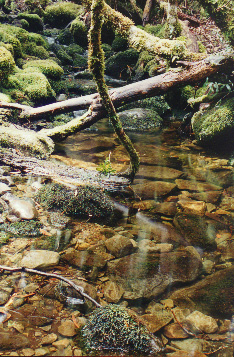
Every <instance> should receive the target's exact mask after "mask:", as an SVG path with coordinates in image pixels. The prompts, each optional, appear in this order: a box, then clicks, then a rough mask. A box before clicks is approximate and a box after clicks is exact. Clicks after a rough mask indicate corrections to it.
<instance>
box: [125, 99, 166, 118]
mask: <svg viewBox="0 0 234 357" xmlns="http://www.w3.org/2000/svg"><path fill="white" fill-rule="evenodd" d="M132 108H147V109H151V110H154V111H155V112H157V113H158V114H159V115H163V114H165V113H166V112H167V111H169V110H170V109H171V108H170V106H169V105H168V103H167V102H166V100H165V98H164V96H157V97H151V98H146V99H140V100H137V101H135V102H133V103H129V104H126V105H124V106H122V107H121V108H120V109H119V110H121V111H122V110H127V109H132Z"/></svg>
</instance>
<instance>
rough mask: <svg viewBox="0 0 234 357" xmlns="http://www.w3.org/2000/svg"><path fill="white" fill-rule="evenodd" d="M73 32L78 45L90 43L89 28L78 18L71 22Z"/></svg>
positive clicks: (84, 45)
mask: <svg viewBox="0 0 234 357" xmlns="http://www.w3.org/2000/svg"><path fill="white" fill-rule="evenodd" d="M71 33H72V35H73V38H74V41H75V43H76V44H77V45H79V46H82V47H86V46H87V45H88V37H87V36H88V29H87V27H86V26H85V24H84V23H83V22H82V21H80V20H79V18H76V19H75V20H74V21H72V23H71Z"/></svg>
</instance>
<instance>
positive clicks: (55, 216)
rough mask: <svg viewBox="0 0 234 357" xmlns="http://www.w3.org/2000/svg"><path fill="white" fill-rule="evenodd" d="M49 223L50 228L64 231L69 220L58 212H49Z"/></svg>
mask: <svg viewBox="0 0 234 357" xmlns="http://www.w3.org/2000/svg"><path fill="white" fill-rule="evenodd" d="M49 215H50V218H49V219H50V223H51V225H52V226H54V227H56V228H59V229H64V228H66V226H67V225H68V223H69V222H70V220H71V219H70V218H69V217H66V216H64V215H62V214H61V213H59V212H50V214H49Z"/></svg>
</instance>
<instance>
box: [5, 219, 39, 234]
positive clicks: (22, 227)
mask: <svg viewBox="0 0 234 357" xmlns="http://www.w3.org/2000/svg"><path fill="white" fill-rule="evenodd" d="M41 227H42V224H41V223H40V222H37V221H34V220H30V221H21V222H12V223H4V224H2V225H1V230H3V231H6V232H9V233H11V234H14V235H15V236H29V237H35V236H39V235H41V233H40V228H41Z"/></svg>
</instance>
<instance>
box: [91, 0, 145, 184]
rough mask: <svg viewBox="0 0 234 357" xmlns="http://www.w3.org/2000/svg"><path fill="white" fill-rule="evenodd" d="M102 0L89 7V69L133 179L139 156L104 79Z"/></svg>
mask: <svg viewBox="0 0 234 357" xmlns="http://www.w3.org/2000/svg"><path fill="white" fill-rule="evenodd" d="M103 10H104V1H103V0H93V3H92V7H91V27H90V31H89V67H90V70H91V71H92V73H93V77H94V80H95V82H96V84H97V88H98V92H99V95H100V97H101V99H102V103H103V105H104V108H105V110H106V112H107V113H108V117H109V119H110V121H111V123H112V125H113V127H114V130H115V133H116V134H117V136H118V138H119V140H120V142H121V143H122V145H123V146H124V147H125V149H126V150H127V152H128V154H129V157H130V171H129V177H130V178H131V180H133V179H134V177H135V174H136V172H137V170H138V168H139V156H138V154H137V152H136V150H135V148H134V146H133V144H132V142H131V140H130V139H129V137H128V136H127V135H126V133H125V132H124V130H123V126H122V123H121V121H120V119H119V117H118V114H117V113H116V110H115V107H114V105H113V102H112V100H111V98H110V95H109V92H108V87H107V85H106V83H105V79H104V70H105V61H104V51H103V49H102V46H101V45H102V44H101V29H102V23H103V15H102V14H103Z"/></svg>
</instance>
